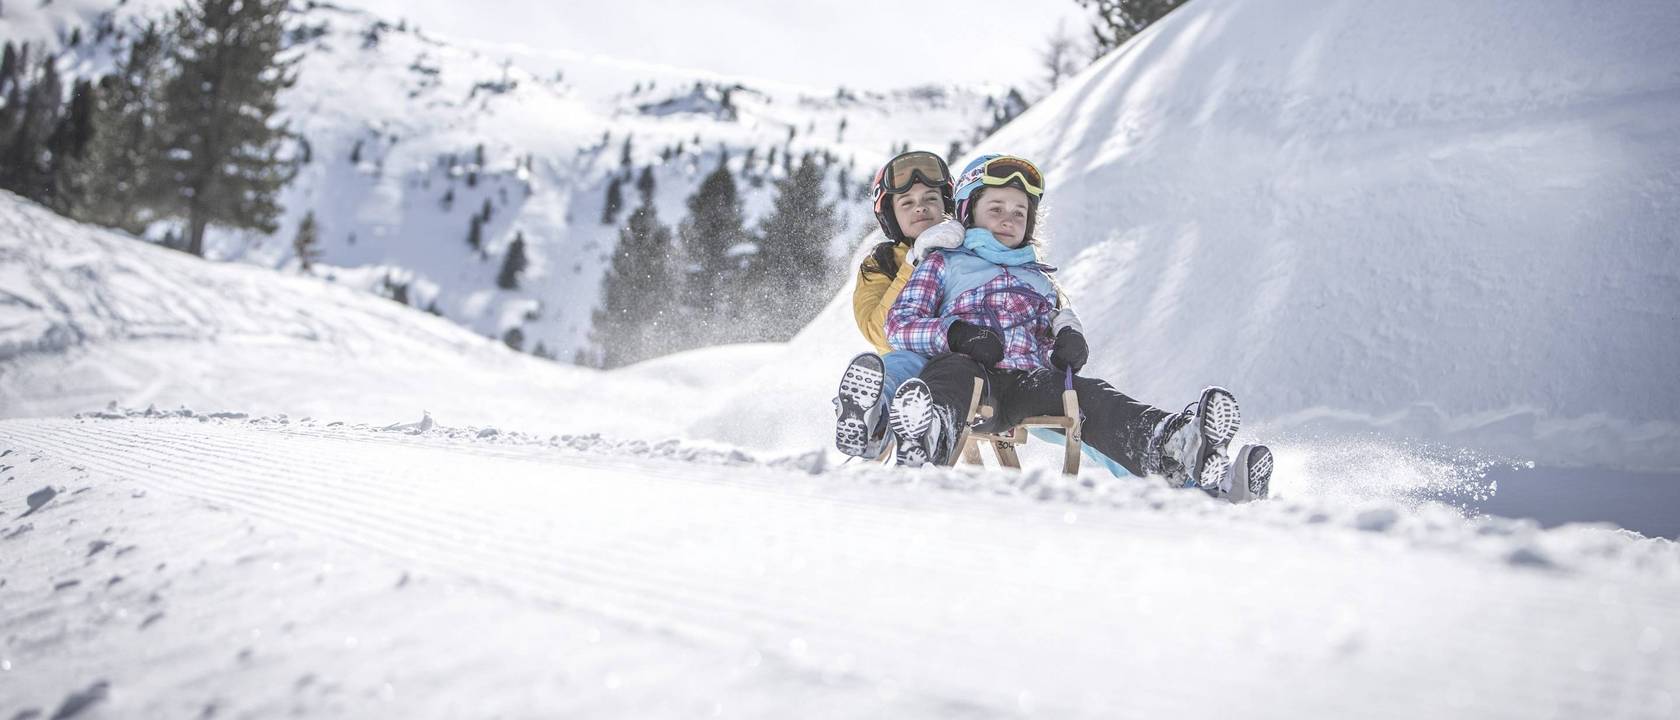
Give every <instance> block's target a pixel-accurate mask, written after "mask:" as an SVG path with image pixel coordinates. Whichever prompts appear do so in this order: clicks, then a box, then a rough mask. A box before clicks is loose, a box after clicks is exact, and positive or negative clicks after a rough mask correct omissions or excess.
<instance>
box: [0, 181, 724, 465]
mask: <svg viewBox="0 0 1680 720" xmlns="http://www.w3.org/2000/svg"><path fill="white" fill-rule="evenodd" d="M718 352H719V353H720V355H723V356H749V357H750V356H751V355H752V354H753V353H754V352H755V351H754V348H752V347H750V346H749V347H744V348H735V349H729V350H720V351H718ZM601 377H602V374H601V373H600V372H598V371H594V370H589V369H584V368H576V367H572V366H569V365H559V364H556V363H550V362H545V361H541V360H538V359H536V358H532V357H530V356H529V355H523V354H519V353H515V352H512V351H511V350H508V349H507V348H506V347H504V346H502V345H501V344H500V343H497V342H494V341H491V340H488V339H485V338H482V337H479V336H477V335H475V334H473V333H471V332H468V331H467V330H465V329H463V328H460V327H458V326H456V325H454V324H452V323H450V322H448V321H446V320H443V319H441V318H437V317H433V316H431V315H428V314H426V313H423V312H419V311H417V310H414V309H412V308H407V307H403V306H401V305H398V304H396V303H393V302H391V301H389V300H384V299H381V298H378V297H375V296H372V295H369V294H366V293H362V292H357V291H354V290H351V289H349V288H345V287H342V286H340V285H336V284H333V283H328V282H325V281H323V280H321V279H318V278H307V277H297V276H290V275H284V274H279V273H275V272H273V271H270V270H265V269H262V268H256V267H251V266H248V265H243V264H237V263H231V264H230V263H210V262H205V261H202V260H199V259H196V258H192V257H190V256H187V255H185V254H182V253H178V252H175V251H173V250H166V249H163V248H160V247H157V246H154V245H150V244H148V243H144V242H141V241H137V240H135V239H133V238H130V237H126V236H124V235H121V234H118V233H113V232H110V231H106V230H100V229H97V228H92V227H88V226H84V225H80V224H77V223H73V222H69V221H67V220H65V219H63V218H61V217H59V216H57V215H54V214H53V213H51V212H49V211H47V210H45V209H44V208H41V207H39V206H36V205H33V204H31V203H27V202H24V201H22V200H20V199H18V198H17V197H16V196H13V195H10V194H4V193H0V415H3V416H6V417H39V416H60V417H62V416H67V415H69V414H71V413H75V412H82V411H90V410H97V409H99V408H102V407H104V406H105V405H106V404H107V403H111V402H117V403H119V404H121V405H126V406H133V407H145V406H146V405H148V404H152V403H156V404H157V405H159V406H160V407H163V408H165V409H172V408H175V407H178V406H180V405H183V404H185V405H191V406H195V407H199V408H203V409H208V410H212V411H217V410H237V411H243V412H257V413H265V414H267V413H289V414H291V415H293V416H298V417H304V416H310V415H315V416H327V415H331V416H332V417H333V418H334V419H338V420H359V421H374V420H382V421H384V422H393V421H396V420H399V419H401V420H405V421H406V420H414V421H418V420H419V419H420V418H421V417H422V414H423V413H426V412H432V413H436V414H438V415H439V416H440V417H445V418H448V419H450V420H451V421H453V422H458V423H479V424H486V425H488V424H495V423H502V424H506V425H512V426H516V427H521V428H524V429H527V430H549V431H554V432H559V431H571V432H584V431H592V432H607V433H612V434H616V435H619V436H630V437H643V436H646V435H658V436H665V435H668V434H669V433H671V432H674V431H675V430H676V429H678V428H680V427H681V426H680V425H671V424H670V423H668V422H666V421H664V420H662V419H661V418H659V417H658V416H651V415H640V414H633V413H624V412H610V413H597V414H590V413H585V412H580V411H579V410H578V408H579V407H580V406H589V407H648V406H652V405H654V404H655V403H662V402H669V401H685V402H693V401H694V399H695V397H696V396H694V395H691V394H690V393H693V392H695V390H694V386H693V385H692V383H689V382H685V381H683V380H680V379H665V378H660V377H651V378H649V379H648V381H647V382H645V383H634V384H627V385H620V386H612V385H606V384H603V383H601V381H600V378H601Z"/></svg>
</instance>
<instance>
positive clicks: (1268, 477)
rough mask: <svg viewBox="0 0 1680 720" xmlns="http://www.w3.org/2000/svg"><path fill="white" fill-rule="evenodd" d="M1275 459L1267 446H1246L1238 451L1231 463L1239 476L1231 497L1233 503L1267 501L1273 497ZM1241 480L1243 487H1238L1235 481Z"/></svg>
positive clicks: (1235, 479)
mask: <svg viewBox="0 0 1680 720" xmlns="http://www.w3.org/2000/svg"><path fill="white" fill-rule="evenodd" d="M1272 467H1273V457H1272V450H1271V448H1268V447H1266V446H1265V445H1244V446H1243V447H1242V449H1240V450H1238V451H1237V454H1236V457H1235V458H1234V459H1233V461H1232V463H1231V469H1232V470H1233V471H1237V472H1238V475H1237V477H1235V478H1232V480H1233V483H1232V484H1233V487H1232V488H1231V491H1230V494H1229V497H1230V500H1231V502H1251V501H1254V500H1265V499H1266V498H1267V497H1270V496H1271V489H1272ZM1237 480H1241V481H1242V484H1243V487H1236V486H1235V481H1237Z"/></svg>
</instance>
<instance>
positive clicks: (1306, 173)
mask: <svg viewBox="0 0 1680 720" xmlns="http://www.w3.org/2000/svg"><path fill="white" fill-rule="evenodd" d="M1675 37H1680V5H1677V4H1675V3H1673V2H1669V1H1668V0H1638V1H1633V2H1623V3H1616V4H1614V6H1601V5H1594V4H1583V3H1576V2H1568V1H1565V0H1546V1H1545V2H1526V1H1525V2H1480V3H1460V2H1451V1H1450V0H1425V1H1424V2H1418V3H1410V4H1408V5H1407V6H1406V9H1405V11H1404V12H1396V11H1395V9H1394V7H1393V5H1392V4H1391V3H1383V2H1378V1H1376V0H1350V1H1348V2H1336V3H1316V4H1314V3H1305V4H1304V3H1295V2H1288V1H1287V0H1252V1H1248V2H1234V1H1229V0H1197V2H1194V3H1190V4H1187V5H1186V6H1184V7H1183V8H1181V9H1180V10H1178V11H1175V12H1174V13H1173V14H1172V15H1171V16H1170V17H1168V18H1167V19H1166V20H1165V21H1163V22H1161V23H1159V24H1158V25H1156V26H1154V27H1152V28H1150V29H1149V30H1148V31H1146V32H1144V33H1143V34H1142V35H1140V36H1139V37H1138V38H1137V39H1136V40H1134V41H1133V42H1132V43H1130V44H1128V45H1127V46H1126V47H1124V48H1122V49H1121V50H1119V51H1117V52H1115V53H1113V54H1111V55H1109V56H1108V57H1106V58H1104V59H1103V60H1102V61H1100V62H1098V63H1097V64H1096V65H1094V66H1093V67H1091V68H1089V69H1087V70H1086V71H1085V72H1084V73H1083V74H1081V75H1079V76H1078V77H1076V78H1075V79H1074V80H1073V81H1071V82H1069V83H1068V84H1067V85H1065V86H1064V87H1063V88H1062V90H1060V91H1059V92H1057V93H1056V94H1054V95H1052V96H1051V97H1049V98H1048V99H1046V100H1044V101H1043V102H1041V103H1039V104H1038V105H1037V106H1036V107H1034V108H1033V109H1032V110H1030V111H1029V112H1027V113H1026V114H1025V115H1023V116H1022V117H1020V118H1019V119H1017V120H1016V121H1015V122H1013V123H1011V124H1010V125H1009V126H1008V127H1006V128H1005V129H1004V130H1002V131H1001V132H999V133H998V134H997V135H995V136H994V137H992V138H991V139H990V140H989V141H988V142H986V143H984V144H983V146H982V147H980V148H977V149H976V150H977V151H998V152H1011V153H1018V154H1021V155H1024V156H1026V157H1029V158H1031V159H1033V160H1035V161H1037V162H1039V163H1040V166H1041V167H1042V168H1044V170H1045V173H1046V175H1047V181H1048V186H1049V194H1048V196H1047V199H1046V208H1045V209H1046V212H1047V215H1048V218H1049V219H1048V223H1047V228H1048V232H1049V234H1050V236H1051V237H1052V238H1053V243H1052V245H1051V248H1050V251H1049V255H1050V260H1051V262H1052V263H1055V264H1058V265H1060V266H1061V267H1062V268H1064V270H1063V271H1062V273H1061V278H1062V280H1063V282H1064V283H1065V284H1066V285H1067V288H1068V290H1069V291H1070V292H1071V293H1072V295H1073V297H1074V299H1075V304H1076V307H1078V308H1079V310H1080V312H1081V315H1082V317H1083V318H1084V321H1085V325H1086V328H1087V329H1088V334H1089V336H1090V341H1091V345H1092V353H1091V358H1092V361H1091V365H1090V370H1089V372H1090V373H1091V374H1093V375H1096V376H1100V377H1104V378H1107V379H1109V380H1111V381H1113V382H1115V383H1116V384H1117V385H1118V386H1119V387H1121V388H1122V389H1123V390H1125V391H1127V392H1128V393H1130V394H1132V395H1134V396H1136V397H1139V398H1141V399H1143V400H1146V401H1149V402H1153V403H1156V404H1160V405H1176V404H1181V403H1183V402H1186V401H1188V399H1190V398H1192V397H1194V394H1195V393H1196V392H1197V391H1198V390H1199V389H1200V388H1201V387H1202V386H1204V385H1207V384H1210V383H1218V384H1223V385H1227V386H1229V387H1232V388H1233V389H1235V390H1236V392H1237V395H1238V397H1239V398H1240V399H1242V401H1243V410H1244V415H1245V417H1246V418H1248V420H1249V421H1250V427H1251V428H1252V429H1253V430H1254V431H1255V436H1256V437H1269V438H1273V439H1279V438H1285V437H1294V436H1299V435H1306V434H1313V433H1323V434H1344V435H1345V434H1348V433H1352V432H1365V431H1376V432H1378V433H1379V434H1381V435H1383V436H1386V437H1391V438H1411V439H1416V440H1423V441H1433V442H1443V443H1448V444H1451V445H1455V446H1463V447H1471V448H1475V449H1477V450H1480V451H1483V452H1489V453H1496V454H1500V455H1504V456H1510V457H1514V458H1519V459H1532V460H1538V461H1540V462H1542V463H1547V464H1571V465H1574V464H1587V465H1603V466H1614V467H1622V468H1629V469H1660V470H1670V471H1672V470H1673V469H1675V468H1680V382H1676V380H1675V378H1676V377H1680V364H1677V362H1676V359H1675V358H1677V357H1680V333H1677V332H1675V328H1676V327H1680V249H1677V248H1680V243H1677V242H1676V234H1675V228H1676V227H1680V173H1677V172H1676V168H1680V43H1675V42H1674V40H1673V39H1674V38H1675ZM849 292H850V290H849V288H848V289H847V290H845V291H844V293H848V294H849ZM828 335H843V336H850V337H853V338H855V337H856V335H857V331H856V330H855V329H854V328H853V327H852V324H851V320H850V318H849V315H847V314H844V313H831V314H828V315H825V316H823V317H822V318H820V319H819V320H818V321H817V323H816V324H815V325H813V327H812V330H811V331H810V332H807V333H806V335H805V336H804V338H805V339H804V340H803V341H802V342H803V343H804V345H803V347H802V349H801V351H800V352H799V353H798V359H795V360H790V361H789V364H790V365H794V366H802V365H810V364H821V365H823V366H824V369H826V370H828V371H829V375H833V374H834V373H836V372H838V370H839V368H840V367H841V366H843V364H844V363H845V361H846V358H845V357H843V355H844V354H845V353H844V352H838V353H837V352H835V351H834V349H833V347H832V343H831V341H829V340H827V339H826V337H827V336H828ZM851 347H856V348H858V349H862V347H861V341H859V342H858V343H854V344H853V345H852V346H851ZM813 383H814V385H813V387H812V388H811V390H810V391H809V392H807V393H805V395H804V399H806V400H817V399H818V398H819V397H820V396H821V395H823V394H825V393H828V392H830V391H831V390H830V389H829V388H828V387H827V386H828V385H830V384H831V381H829V380H828V379H826V376H825V379H823V380H822V381H820V382H819V381H815V380H813ZM819 402H820V401H819ZM825 411H826V409H825V408H821V407H818V408H814V409H812V410H811V411H810V412H808V413H804V414H803V415H802V416H801V419H800V421H799V422H808V423H820V421H821V419H822V417H823V413H824V412H825ZM775 421H776V422H777V423H778V424H780V423H787V422H790V420H789V419H788V417H787V416H786V415H783V416H779V417H777V418H776V419H775ZM766 430H767V431H768V430H769V429H768V428H766ZM734 432H736V433H737V434H742V433H746V432H748V431H747V430H745V429H740V428H737V429H736V430H735V431H734Z"/></svg>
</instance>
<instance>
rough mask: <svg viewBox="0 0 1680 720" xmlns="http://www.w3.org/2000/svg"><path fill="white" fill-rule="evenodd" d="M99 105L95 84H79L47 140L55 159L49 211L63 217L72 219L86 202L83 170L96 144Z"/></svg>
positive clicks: (90, 82)
mask: <svg viewBox="0 0 1680 720" xmlns="http://www.w3.org/2000/svg"><path fill="white" fill-rule="evenodd" d="M98 101H99V97H98V92H97V91H96V90H95V89H94V85H93V81H91V80H77V81H76V84H75V85H74V86H72V89H71V90H70V105H69V107H68V108H66V109H65V112H64V115H63V116H62V117H60V118H59V121H58V125H57V127H54V128H53V132H52V135H51V136H50V137H48V138H47V152H48V153H49V154H50V156H51V158H52V159H51V169H52V183H51V187H52V197H51V198H50V201H51V202H50V205H49V207H51V208H52V209H54V210H56V211H58V212H59V213H60V214H62V215H66V216H69V215H71V211H72V210H74V209H75V208H76V207H77V206H78V205H80V204H81V203H82V202H84V201H85V200H86V198H87V188H86V185H85V183H84V180H85V178H86V175H85V173H84V172H83V166H84V165H86V164H87V159H88V157H87V151H88V146H89V145H90V144H91V142H92V140H93V115H94V107H95V105H96V104H97V103H98Z"/></svg>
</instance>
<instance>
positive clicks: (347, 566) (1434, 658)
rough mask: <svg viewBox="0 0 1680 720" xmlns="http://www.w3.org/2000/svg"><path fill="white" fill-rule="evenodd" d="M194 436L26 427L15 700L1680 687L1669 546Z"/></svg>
mask: <svg viewBox="0 0 1680 720" xmlns="http://www.w3.org/2000/svg"><path fill="white" fill-rule="evenodd" d="M184 415H185V416H184V417H166V418H157V417H153V418H147V417H135V418H113V419H102V418H89V419H84V420H80V421H72V420H6V421H0V475H3V476H4V479H3V480H0V513H4V515H3V516H0V546H4V547H5V550H6V551H5V552H4V553H3V554H0V576H3V577H4V580H0V603H3V604H4V606H5V607H7V608H9V609H10V611H9V612H7V613H5V614H4V615H3V616H0V636H3V637H5V638H6V640H5V644H4V645H3V646H0V678H3V679H0V682H4V683H5V687H7V688H8V691H7V692H6V693H5V698H6V701H5V702H6V703H8V704H10V705H11V707H9V708H0V710H6V711H10V712H23V713H27V712H29V711H30V710H36V711H39V712H41V713H43V714H45V713H52V712H54V711H55V709H57V711H58V712H62V709H63V708H64V707H68V706H73V705H77V704H84V703H91V707H92V708H94V709H95V710H96V711H102V712H104V713H107V714H108V715H107V716H113V717H180V716H186V715H197V714H199V713H201V712H202V713H210V714H215V715H222V714H232V715H235V716H241V717H247V716H248V717H275V716H283V715H293V714H304V715H307V716H311V717H315V716H330V717H339V716H344V717H367V716H387V717H459V716H462V715H471V716H483V717H538V716H542V717H553V716H564V717H647V718H663V717H694V716H697V715H698V716H724V717H786V716H787V715H788V714H789V713H796V714H798V715H800V716H801V717H859V716H869V717H927V718H947V717H949V718H957V717H1056V718H1069V717H1093V718H1095V717H1143V716H1173V717H1187V718H1201V717H1207V718H1213V717H1279V718H1283V717H1337V716H1359V717H1375V718H1385V717H1394V718H1402V717H1441V718H1453V717H1464V718H1485V717H1588V716H1590V717H1626V718H1662V717H1672V716H1673V713H1674V712H1675V711H1676V705H1675V699H1676V697H1680V680H1677V678H1680V643H1677V641H1676V639H1677V638H1680V601H1677V598H1680V549H1677V546H1676V545H1675V544H1674V543H1671V542H1668V541H1661V540H1637V539H1634V538H1633V537H1632V536H1629V535H1625V534H1621V533H1616V532H1612V531H1607V530H1602V529H1595V528H1571V529H1568V530H1566V531H1547V532H1539V531H1536V530H1535V529H1534V528H1533V526H1532V524H1529V523H1521V522H1513V521H1480V522H1476V523H1468V522H1466V521H1464V520H1462V519H1461V518H1459V517H1457V516H1456V515H1455V514H1454V513H1451V512H1450V511H1444V510H1443V511H1435V512H1425V513H1417V514H1414V513H1409V512H1403V511H1401V510H1398V509H1396V508H1393V507H1379V508H1370V509H1367V510H1364V511H1362V512H1359V513H1352V512H1345V511H1337V510H1334V509H1326V508H1321V507H1315V506H1312V505H1301V504H1296V503H1291V502H1288V501H1278V502H1273V503H1265V504H1260V505H1254V506H1247V507H1234V506H1230V505H1225V504H1223V503H1217V502H1215V501H1212V500H1209V499H1207V498H1205V497H1203V496H1200V495H1198V494H1195V493H1183V492H1177V491H1172V490H1169V489H1166V488H1160V487H1155V486H1154V485H1152V484H1145V483H1139V482H1114V483H1109V484H1104V485H1097V486H1093V487H1088V486H1085V485H1081V484H1077V483H1071V484H1070V483H1063V482H1062V481H1060V480H1059V478H1057V477H1055V476H1054V475H1053V474H1043V475H1040V474H1031V475H1028V476H1019V475H1002V474H979V475H974V474H967V473H959V472H949V471H941V472H928V473H899V472H895V471H888V470H872V469H853V470H852V471H843V472H826V473H821V474H816V475H812V474H809V473H808V472H806V470H802V469H793V468H777V467H774V466H767V465H763V464H759V463H755V462H752V461H750V460H746V459H741V458H716V457H714V458H712V459H710V460H706V459H703V458H702V459H700V461H699V462H695V461H692V460H691V461H687V462H676V461H672V460H666V459H658V458H654V457H649V456H648V455H649V453H646V452H644V453H642V454H641V456H638V455H636V454H630V455H611V454H603V453H601V452H599V451H598V449H597V448H595V447H592V445H591V443H590V442H589V441H587V440H582V441H581V442H580V441H579V440H580V439H578V438H554V439H543V438H541V437H540V436H528V435H521V434H512V433H505V434H499V435H496V436H492V437H475V436H474V434H472V433H464V432H461V431H459V430H454V429H450V428H445V427H442V426H438V427H433V428H430V429H428V430H424V431H422V430H419V429H417V428H416V429H409V430H407V431H389V430H387V431H381V430H379V429H378V428H374V427H357V426H346V425H333V426H328V425H324V424H322V423H320V422H313V421H302V422H299V421H287V420H284V419H278V418H251V419H233V420H228V419H212V418H208V417H204V416H196V415H194V414H191V413H185V414H184ZM43 489H46V490H47V491H46V492H45V493H42V492H41V491H42V490H43ZM30 495H34V496H35V499H34V500H31V499H30V497H29V496H30ZM47 496H50V497H47ZM42 498H46V499H44V500H42ZM212 510H214V511H212ZM1210 690H1212V691H1210Z"/></svg>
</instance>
